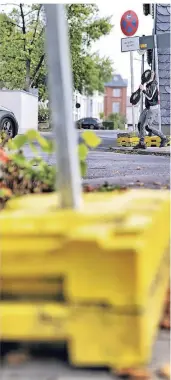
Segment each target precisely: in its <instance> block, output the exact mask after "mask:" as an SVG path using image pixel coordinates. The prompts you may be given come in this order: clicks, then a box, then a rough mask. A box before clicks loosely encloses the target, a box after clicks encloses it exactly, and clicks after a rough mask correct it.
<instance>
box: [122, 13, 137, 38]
mask: <svg viewBox="0 0 171 380" xmlns="http://www.w3.org/2000/svg"><path fill="white" fill-rule="evenodd" d="M120 25H121V30H122V33H123V34H125V36H127V37H132V36H133V35H134V34H135V33H136V31H137V29H138V25H139V20H138V16H137V14H136V13H135V12H134V11H127V12H125V13H124V14H123V16H122V18H121V22H120Z"/></svg>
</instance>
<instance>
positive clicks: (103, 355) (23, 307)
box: [0, 251, 169, 369]
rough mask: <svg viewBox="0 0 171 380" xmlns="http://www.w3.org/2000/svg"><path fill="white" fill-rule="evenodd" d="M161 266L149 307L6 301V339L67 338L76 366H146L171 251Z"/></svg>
mask: <svg viewBox="0 0 171 380" xmlns="http://www.w3.org/2000/svg"><path fill="white" fill-rule="evenodd" d="M160 264H161V265H160V266H159V268H158V272H157V275H156V276H155V277H154V278H153V279H152V281H151V283H150V287H149V289H148V291H147V293H146V303H145V305H144V307H140V306H138V305H136V304H135V305H134V307H133V306H132V307H131V306H130V305H128V304H127V305H125V307H122V308H121V307H120V308H119V307H116V306H115V307H114V306H113V307H112V306H108V307H107V306H106V307H102V306H93V305H91V304H89V305H88V304H87V305H79V304H78V305H75V306H74V305H72V304H70V305H67V304H66V305H60V304H57V303H56V302H54V303H52V302H51V303H50V302H49V303H45V302H40V301H39V302H36V303H33V302H31V303H28V302H27V303H23V302H22V303H17V302H16V303H14V302H12V303H10V302H1V304H0V316H1V340H2V341H3V340H10V341H11V340H13V341H16V340H17V341H18V340H19V341H36V342H37V341H40V342H49V341H51V342H52V341H53V342H54V341H61V340H64V341H66V342H67V346H68V353H69V358H70V361H71V362H72V363H73V364H74V365H76V366H108V367H111V368H118V369H120V368H128V367H133V366H140V365H142V364H147V363H148V362H149V360H150V359H151V354H152V346H153V342H154V339H155V336H156V332H157V327H158V324H159V322H160V319H161V314H162V309H163V304H164V301H165V294H166V289H167V287H168V276H169V251H167V255H164V256H163V259H162V262H161V263H160ZM142 270H143V269H142ZM147 270H148V264H147V267H146V271H147ZM144 275H145V273H144ZM137 281H138V278H137ZM127 285H129V284H127ZM135 294H136V289H135Z"/></svg>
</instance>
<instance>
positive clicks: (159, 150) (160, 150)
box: [109, 146, 170, 156]
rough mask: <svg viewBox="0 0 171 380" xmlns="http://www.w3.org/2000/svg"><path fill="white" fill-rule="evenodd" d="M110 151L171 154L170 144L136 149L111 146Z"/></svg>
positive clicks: (158, 154)
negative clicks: (161, 146)
mask: <svg viewBox="0 0 171 380" xmlns="http://www.w3.org/2000/svg"><path fill="white" fill-rule="evenodd" d="M109 150H110V151H112V152H115V153H130V154H144V155H155V156H170V146H167V147H164V148H159V147H149V148H147V149H137V150H134V149H133V147H120V146H118V147H111V148H109Z"/></svg>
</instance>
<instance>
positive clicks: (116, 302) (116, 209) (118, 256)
mask: <svg viewBox="0 0 171 380" xmlns="http://www.w3.org/2000/svg"><path fill="white" fill-rule="evenodd" d="M24 200H25V202H24ZM31 200H32V202H31ZM40 200H44V202H41V201H40ZM55 202H56V194H49V195H48V196H44V195H39V196H38V195H37V196H33V197H24V198H23V199H22V198H21V199H20V200H17V201H16V204H15V202H14V201H11V202H9V204H8V210H6V211H3V212H1V213H0V230H1V296H2V299H3V300H4V301H1V303H0V318H1V339H2V340H21V341H28V340H33V341H44V342H46V341H49V340H51V341H52V340H54V341H57V340H61V339H64V340H66V342H67V344H68V350H69V357H70V360H71V362H72V363H73V364H75V365H77V366H81V365H85V366H92V365H95V366H97V365H102V366H104V365H107V366H109V367H112V368H113V367H115V368H121V367H122V368H123V367H130V366H136V365H141V364H143V363H147V361H148V360H150V356H151V351H152V345H153V342H154V338H155V335H156V332H157V326H158V324H159V321H160V318H161V314H162V311H163V305H164V302H165V293H166V290H167V287H168V280H169V268H170V267H169V249H168V246H169V233H170V213H169V212H170V196H169V192H168V191H156V190H155V191H153V190H139V191H137V190H130V191H125V192H121V193H116V194H115V193H106V194H85V195H84V206H83V208H82V210H81V211H79V212H78V211H73V210H60V209H56V208H55V207H54V204H55ZM35 204H36V205H37V208H36V207H35ZM100 206H101V207H100ZM15 207H17V208H18V211H17V209H15ZM10 300H11V301H10ZM61 301H62V302H63V304H60V303H59V302H61Z"/></svg>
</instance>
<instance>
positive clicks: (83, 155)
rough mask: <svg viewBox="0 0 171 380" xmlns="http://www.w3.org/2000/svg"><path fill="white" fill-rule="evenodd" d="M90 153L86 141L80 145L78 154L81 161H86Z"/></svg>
mask: <svg viewBox="0 0 171 380" xmlns="http://www.w3.org/2000/svg"><path fill="white" fill-rule="evenodd" d="M87 154H88V148H87V146H86V145H85V144H84V143H81V144H79V146H78V155H79V159H80V161H85V160H86V158H87Z"/></svg>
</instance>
